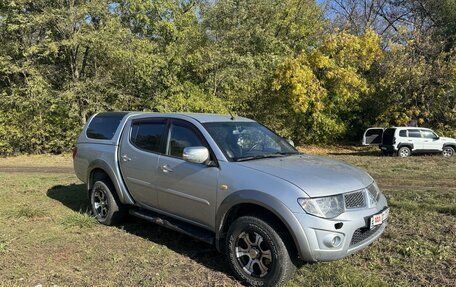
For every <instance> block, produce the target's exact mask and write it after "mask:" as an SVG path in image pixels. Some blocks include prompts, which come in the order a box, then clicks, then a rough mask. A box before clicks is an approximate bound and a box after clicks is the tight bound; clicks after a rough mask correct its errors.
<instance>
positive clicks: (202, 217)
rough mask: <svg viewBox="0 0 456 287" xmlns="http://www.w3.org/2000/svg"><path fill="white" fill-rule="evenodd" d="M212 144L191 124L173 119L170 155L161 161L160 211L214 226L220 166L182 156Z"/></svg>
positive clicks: (158, 181)
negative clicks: (184, 151)
mask: <svg viewBox="0 0 456 287" xmlns="http://www.w3.org/2000/svg"><path fill="white" fill-rule="evenodd" d="M190 146H205V147H207V148H208V149H209V150H210V147H209V145H208V144H207V142H206V140H205V139H204V137H203V135H202V134H201V133H200V132H199V130H198V129H197V128H196V127H195V126H194V125H193V124H191V123H189V122H187V121H183V120H177V119H173V120H171V124H170V127H169V132H168V135H167V144H166V155H162V156H161V157H160V160H159V164H158V170H157V175H158V177H157V179H156V184H157V188H158V189H159V191H158V204H159V208H160V210H162V211H164V212H167V213H169V214H173V215H177V216H179V217H181V218H184V219H187V220H190V221H192V222H194V223H198V224H200V225H201V226H204V227H207V228H208V229H212V228H213V226H214V222H215V205H216V199H217V180H218V175H219V168H218V167H214V166H208V165H206V164H203V163H191V162H188V161H185V160H183V159H182V153H183V150H184V148H186V147H190Z"/></svg>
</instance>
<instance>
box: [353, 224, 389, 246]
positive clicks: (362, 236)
mask: <svg viewBox="0 0 456 287" xmlns="http://www.w3.org/2000/svg"><path fill="white" fill-rule="evenodd" d="M381 226H382V225H377V226H375V227H374V228H373V229H368V228H366V227H362V228H358V229H356V230H355V233H353V237H352V239H351V242H350V246H353V245H355V244H358V243H360V242H362V241H364V240H366V239H368V238H369V237H371V236H372V235H374V234H375V233H376V232H377V231H378V229H379V228H380V227H381Z"/></svg>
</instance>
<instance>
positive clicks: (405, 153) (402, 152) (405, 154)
mask: <svg viewBox="0 0 456 287" xmlns="http://www.w3.org/2000/svg"><path fill="white" fill-rule="evenodd" d="M409 155H410V150H409V149H408V148H402V149H401V150H400V151H399V156H400V157H408V156H409Z"/></svg>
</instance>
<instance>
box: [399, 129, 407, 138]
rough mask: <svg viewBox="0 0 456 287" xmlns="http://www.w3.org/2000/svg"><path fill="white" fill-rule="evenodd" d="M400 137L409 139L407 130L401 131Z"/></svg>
mask: <svg viewBox="0 0 456 287" xmlns="http://www.w3.org/2000/svg"><path fill="white" fill-rule="evenodd" d="M399 136H400V137H403V138H406V137H407V131H406V130H401V131H400V132H399Z"/></svg>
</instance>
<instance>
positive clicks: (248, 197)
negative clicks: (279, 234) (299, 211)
mask: <svg viewBox="0 0 456 287" xmlns="http://www.w3.org/2000/svg"><path fill="white" fill-rule="evenodd" d="M247 214H249V215H254V214H261V215H264V216H271V217H272V219H273V220H276V221H277V222H278V223H279V224H281V226H282V227H283V228H284V232H286V234H287V236H289V237H290V239H291V240H292V242H293V243H294V247H295V250H296V251H297V252H298V255H299V257H300V258H301V259H303V260H306V261H314V259H313V258H312V255H311V253H310V248H309V245H308V240H307V237H306V235H305V233H304V230H303V228H302V226H301V224H300V223H299V221H298V220H297V219H296V217H295V216H294V214H293V213H292V212H291V211H290V210H289V209H288V208H287V207H286V206H285V205H284V204H283V203H282V202H281V201H280V200H278V199H276V198H275V197H273V196H271V195H269V194H266V193H263V192H259V191H255V190H243V191H238V192H235V193H233V194H231V195H229V196H228V197H227V198H225V199H224V200H223V202H222V203H221V204H220V206H219V208H218V212H217V215H216V225H215V226H216V238H215V245H216V248H217V250H219V251H221V250H222V249H223V245H224V241H225V238H226V233H227V231H228V228H229V227H230V225H231V223H232V222H233V221H234V220H236V219H237V218H239V217H240V216H243V215H247Z"/></svg>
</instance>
